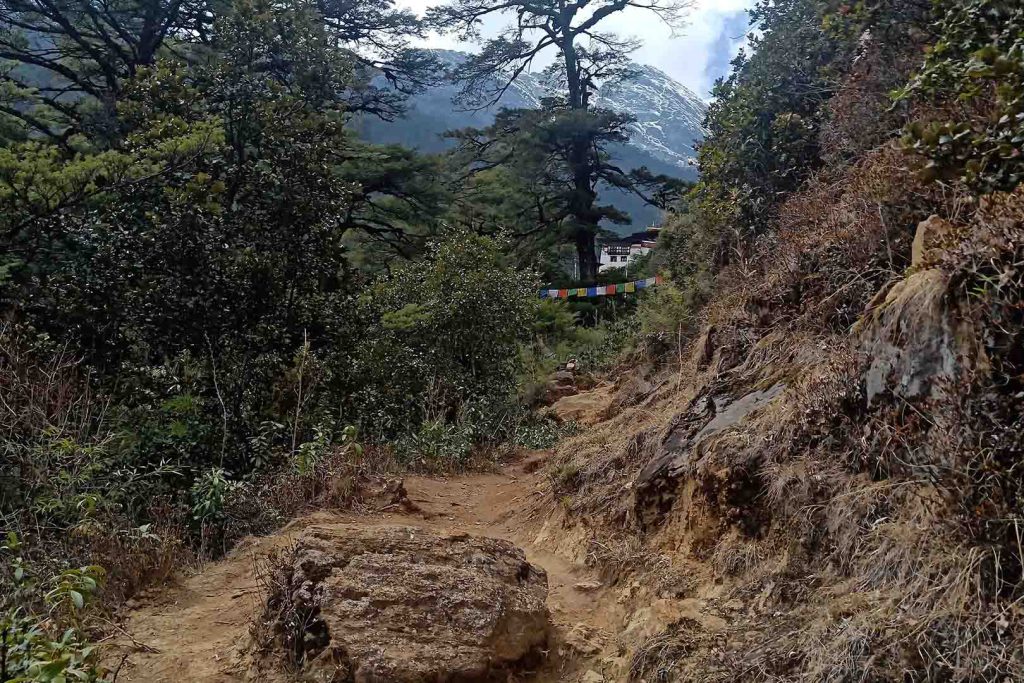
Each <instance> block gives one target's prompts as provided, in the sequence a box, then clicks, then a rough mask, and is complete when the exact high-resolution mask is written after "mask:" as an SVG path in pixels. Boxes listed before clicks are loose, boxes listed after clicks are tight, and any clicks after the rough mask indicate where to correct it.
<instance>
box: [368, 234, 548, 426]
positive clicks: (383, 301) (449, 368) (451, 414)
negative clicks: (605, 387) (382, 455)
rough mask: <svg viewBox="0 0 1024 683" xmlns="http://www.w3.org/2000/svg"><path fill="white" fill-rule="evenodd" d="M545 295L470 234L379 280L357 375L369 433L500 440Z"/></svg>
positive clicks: (487, 242) (487, 241) (497, 249)
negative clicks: (522, 351)
mask: <svg viewBox="0 0 1024 683" xmlns="http://www.w3.org/2000/svg"><path fill="white" fill-rule="evenodd" d="M537 286H538V285H537V282H536V280H535V278H534V276H533V275H532V274H530V273H527V272H523V271H519V270H517V269H515V268H514V267H512V266H511V265H509V264H508V263H507V262H506V260H505V259H504V257H503V255H502V250H501V245H500V244H499V243H498V242H497V241H495V240H494V239H491V238H487V237H480V236H476V235H472V234H469V233H466V232H455V233H453V234H451V235H449V236H448V237H447V238H445V239H443V240H440V241H438V242H436V243H435V244H433V245H432V246H431V247H430V249H429V250H428V253H427V254H426V256H425V257H424V258H423V259H421V260H417V261H410V262H406V263H402V264H399V265H397V266H396V267H394V268H393V269H392V272H391V274H390V275H388V276H387V277H384V278H382V279H380V280H378V281H377V282H376V283H375V285H374V286H373V287H372V288H371V289H370V290H369V291H368V292H367V293H366V294H365V295H364V296H363V297H362V298H361V300H360V304H359V305H360V310H361V314H362V316H363V317H364V318H365V319H366V320H367V321H368V323H367V324H368V328H369V329H368V332H367V334H366V337H365V339H364V340H363V342H362V343H361V344H360V345H359V354H358V358H357V361H356V372H355V375H356V376H357V377H358V378H359V381H360V384H361V387H360V388H359V389H358V390H357V392H356V394H355V400H354V405H355V407H356V410H357V411H358V415H359V417H360V419H361V420H362V422H363V423H364V426H365V430H364V431H366V432H367V433H369V434H370V435H371V436H375V437H378V438H390V437H399V436H405V435H408V434H418V433H419V432H420V430H421V426H423V425H429V424H434V425H437V424H441V425H456V426H457V429H458V431H459V432H460V433H463V432H465V433H467V434H468V435H469V436H468V438H469V439H470V440H471V441H472V442H480V441H486V440H491V439H495V438H498V437H499V436H500V435H501V432H502V429H504V428H507V418H508V416H509V415H510V414H513V413H514V411H515V407H516V404H515V389H516V384H515V382H516V377H517V375H518V373H519V369H520V367H519V364H520V356H519V354H518V349H519V345H520V344H521V343H523V342H525V341H526V340H527V339H528V338H529V333H530V324H531V321H532V320H533V319H534V312H535V310H536V306H537V300H536V290H537Z"/></svg>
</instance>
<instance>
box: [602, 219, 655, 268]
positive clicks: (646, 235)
mask: <svg viewBox="0 0 1024 683" xmlns="http://www.w3.org/2000/svg"><path fill="white" fill-rule="evenodd" d="M660 229H661V228H648V229H647V230H645V231H643V232H636V233H633V234H632V235H626V236H625V237H620V238H618V239H612V240H607V241H605V242H602V243H601V255H600V259H599V261H598V271H599V272H602V273H603V272H605V271H608V270H611V269H613V268H628V266H629V262H630V261H632V260H633V259H635V258H637V257H639V256H643V255H645V254H648V253H650V251H651V249H653V248H654V245H655V243H656V242H657V240H658V231H659V230H660Z"/></svg>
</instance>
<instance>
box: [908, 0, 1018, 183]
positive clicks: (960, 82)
mask: <svg viewBox="0 0 1024 683" xmlns="http://www.w3.org/2000/svg"><path fill="white" fill-rule="evenodd" d="M935 8H936V14H937V28H938V34H939V40H938V42H937V43H936V44H935V45H934V46H933V48H932V49H931V51H930V52H929V54H928V58H927V60H926V62H925V65H924V68H923V69H922V70H921V72H920V73H919V74H918V75H917V76H916V77H915V78H914V79H913V80H912V81H911V83H910V84H909V85H908V86H907V87H906V88H905V89H903V90H902V91H900V92H899V93H898V94H897V96H898V98H900V99H912V100H917V101H921V102H927V103H929V104H933V105H936V104H937V105H938V106H939V107H941V109H940V111H942V112H943V113H944V114H947V115H948V118H947V117H946V116H943V117H938V118H937V117H928V118H925V119H923V120H918V121H915V122H913V123H912V124H911V125H910V126H908V128H907V131H906V135H905V137H904V145H905V146H906V147H907V148H908V149H910V150H912V151H914V152H916V153H917V154H919V155H921V156H922V157H923V158H924V166H923V167H922V169H921V171H920V174H921V176H922V178H923V179H925V180H939V179H942V180H962V181H963V182H965V183H967V184H968V185H969V186H971V187H972V188H975V189H977V190H980V191H982V192H992V191H995V190H1012V189H1013V188H1015V187H1016V186H1017V185H1018V184H1019V183H1020V182H1021V181H1022V180H1024V155H1022V154H1021V149H1022V147H1024V6H1021V4H1020V3H1019V2H1008V1H1007V0H967V1H964V0H941V1H939V2H936V3H935Z"/></svg>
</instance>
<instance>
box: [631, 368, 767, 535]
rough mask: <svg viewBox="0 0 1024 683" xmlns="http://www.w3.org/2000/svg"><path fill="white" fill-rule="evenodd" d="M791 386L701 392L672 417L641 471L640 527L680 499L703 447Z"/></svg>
mask: <svg viewBox="0 0 1024 683" xmlns="http://www.w3.org/2000/svg"><path fill="white" fill-rule="evenodd" d="M785 390H786V385H785V384H784V383H782V382H778V383H776V384H774V385H772V386H771V387H769V388H767V389H764V390H758V391H753V392H750V393H748V394H745V395H743V396H740V397H738V398H733V397H732V396H729V395H727V394H721V395H716V394H712V393H710V392H708V393H703V394H701V395H699V396H697V397H696V398H695V399H694V400H693V401H692V402H691V403H690V405H689V407H688V408H687V410H686V411H684V412H683V413H681V414H680V415H678V416H677V417H676V419H675V420H674V421H673V423H672V426H671V427H670V428H669V430H668V433H667V434H666V436H665V440H664V441H663V443H662V444H661V447H660V448H659V449H658V451H657V452H656V453H655V455H654V457H653V458H651V460H650V461H649V462H648V463H647V464H646V465H645V466H644V468H643V469H642V470H640V473H639V474H638V475H637V478H636V481H635V483H634V488H635V494H634V495H635V508H636V515H637V520H638V521H639V523H640V525H641V527H644V528H648V527H650V526H652V525H654V524H655V523H657V522H658V520H659V519H660V518H661V517H662V516H663V515H664V514H665V513H667V512H668V511H669V510H670V509H671V508H672V506H673V504H674V503H675V499H676V496H677V494H678V489H679V486H680V482H681V481H682V480H684V479H685V478H686V477H688V476H692V475H694V474H695V472H696V470H697V469H698V467H699V462H700V459H701V457H702V455H703V449H702V447H703V446H704V444H705V443H706V442H708V441H710V440H711V439H712V438H714V437H715V436H716V435H717V434H719V433H720V432H723V431H725V430H728V429H731V428H733V427H736V426H738V425H741V424H742V423H743V422H744V421H745V420H746V419H747V418H748V417H750V416H751V415H753V414H754V413H756V412H757V411H759V410H761V409H762V408H764V407H765V406H767V405H769V404H770V403H772V402H773V401H775V400H776V399H779V398H780V397H782V396H783V394H784V392H785Z"/></svg>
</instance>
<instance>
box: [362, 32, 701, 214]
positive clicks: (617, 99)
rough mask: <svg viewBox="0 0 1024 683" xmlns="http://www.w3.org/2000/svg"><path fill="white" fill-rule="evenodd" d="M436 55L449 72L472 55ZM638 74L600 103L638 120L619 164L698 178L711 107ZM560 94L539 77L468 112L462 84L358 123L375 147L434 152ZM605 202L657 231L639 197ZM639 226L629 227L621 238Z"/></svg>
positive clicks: (663, 79) (643, 71) (669, 82)
mask: <svg viewBox="0 0 1024 683" xmlns="http://www.w3.org/2000/svg"><path fill="white" fill-rule="evenodd" d="M435 54H436V55H437V56H438V57H440V58H441V60H442V62H444V63H446V64H447V65H449V66H456V65H457V64H458V63H460V62H461V61H463V60H465V59H466V57H467V55H466V54H465V53H461V52H455V51H449V50H436V51H435ZM636 70H637V76H636V78H633V79H631V80H628V81H624V82H621V83H616V84H614V85H608V86H606V87H605V88H603V89H602V90H601V91H599V92H598V94H597V96H596V97H595V100H594V104H595V105H596V106H598V107H605V108H608V109H612V110H614V111H618V112H622V113H627V114H631V115H632V116H633V117H635V119H636V122H635V123H634V124H633V125H632V126H631V133H632V139H631V140H630V143H629V144H628V145H619V146H616V148H614V149H612V150H611V151H612V155H613V157H614V158H615V160H616V161H617V162H618V163H619V164H620V165H621V166H624V167H626V168H627V169H633V168H638V167H640V166H646V167H647V168H649V169H650V170H651V171H652V172H654V173H662V174H665V175H671V176H675V177H678V178H685V179H688V180H694V179H696V177H697V171H696V168H695V166H694V165H693V161H694V160H695V158H696V145H697V143H699V142H700V140H701V139H702V138H703V136H704V129H703V126H702V123H703V121H704V116H705V113H706V111H707V105H706V104H705V103H704V101H703V100H701V99H700V97H698V96H697V95H696V94H695V93H693V92H692V91H691V90H689V89H688V88H686V87H685V86H683V85H682V84H680V83H678V82H676V81H675V80H673V79H672V78H671V77H670V76H668V75H667V74H665V73H664V72H662V71H660V70H659V69H656V68H654V67H651V66H644V65H636ZM551 94H553V93H552V91H551V89H550V88H548V87H547V85H546V84H545V83H544V80H543V78H542V77H541V76H540V75H539V74H534V73H527V74H524V75H523V76H522V77H520V78H519V79H518V80H517V81H516V82H515V83H514V84H513V86H512V87H511V88H509V90H508V92H506V93H505V95H504V97H502V99H501V101H500V102H499V103H498V104H497V105H495V106H492V107H489V108H487V109H484V110H482V111H467V110H466V108H465V107H460V106H458V105H456V104H455V103H454V100H455V98H456V96H457V95H458V86H457V85H455V84H451V83H447V84H442V85H440V86H436V87H433V88H430V89H428V90H426V91H425V92H423V93H420V94H418V95H415V96H414V97H412V98H411V99H410V101H409V103H408V111H407V113H406V115H405V117H404V118H402V119H400V120H398V121H395V122H393V123H388V122H384V121H380V120H378V119H370V118H367V119H364V120H362V121H360V122H359V125H358V128H359V131H360V134H361V135H362V136H363V137H364V138H365V139H367V140H369V141H371V142H376V143H381V144H386V143H398V144H402V145H406V146H408V147H412V148H415V149H418V150H420V151H423V152H427V153H436V152H441V151H443V150H444V149H446V148H448V147H449V146H450V145H451V141H449V140H447V139H445V138H444V137H443V134H444V133H445V132H446V131H449V130H457V129H460V128H469V127H475V128H480V127H485V126H487V125H489V124H490V123H491V122H492V121H493V120H494V115H495V113H496V112H497V111H498V110H500V109H501V108H508V109H520V108H536V107H539V106H540V101H541V99H542V98H544V97H546V96H548V95H551ZM602 200H603V201H607V202H610V203H613V204H615V205H616V206H617V207H618V208H619V209H621V210H622V211H625V212H626V213H628V214H629V215H630V216H632V218H633V226H634V227H635V226H638V225H651V224H653V223H655V222H657V221H658V220H659V212H658V210H657V209H654V208H653V207H650V206H646V205H644V204H643V202H642V201H641V200H640V199H639V198H637V197H636V196H634V195H632V194H628V193H625V192H622V191H619V190H614V189H605V190H604V192H602ZM634 227H630V226H622V227H621V230H617V231H621V232H631V231H633V229H634Z"/></svg>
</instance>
